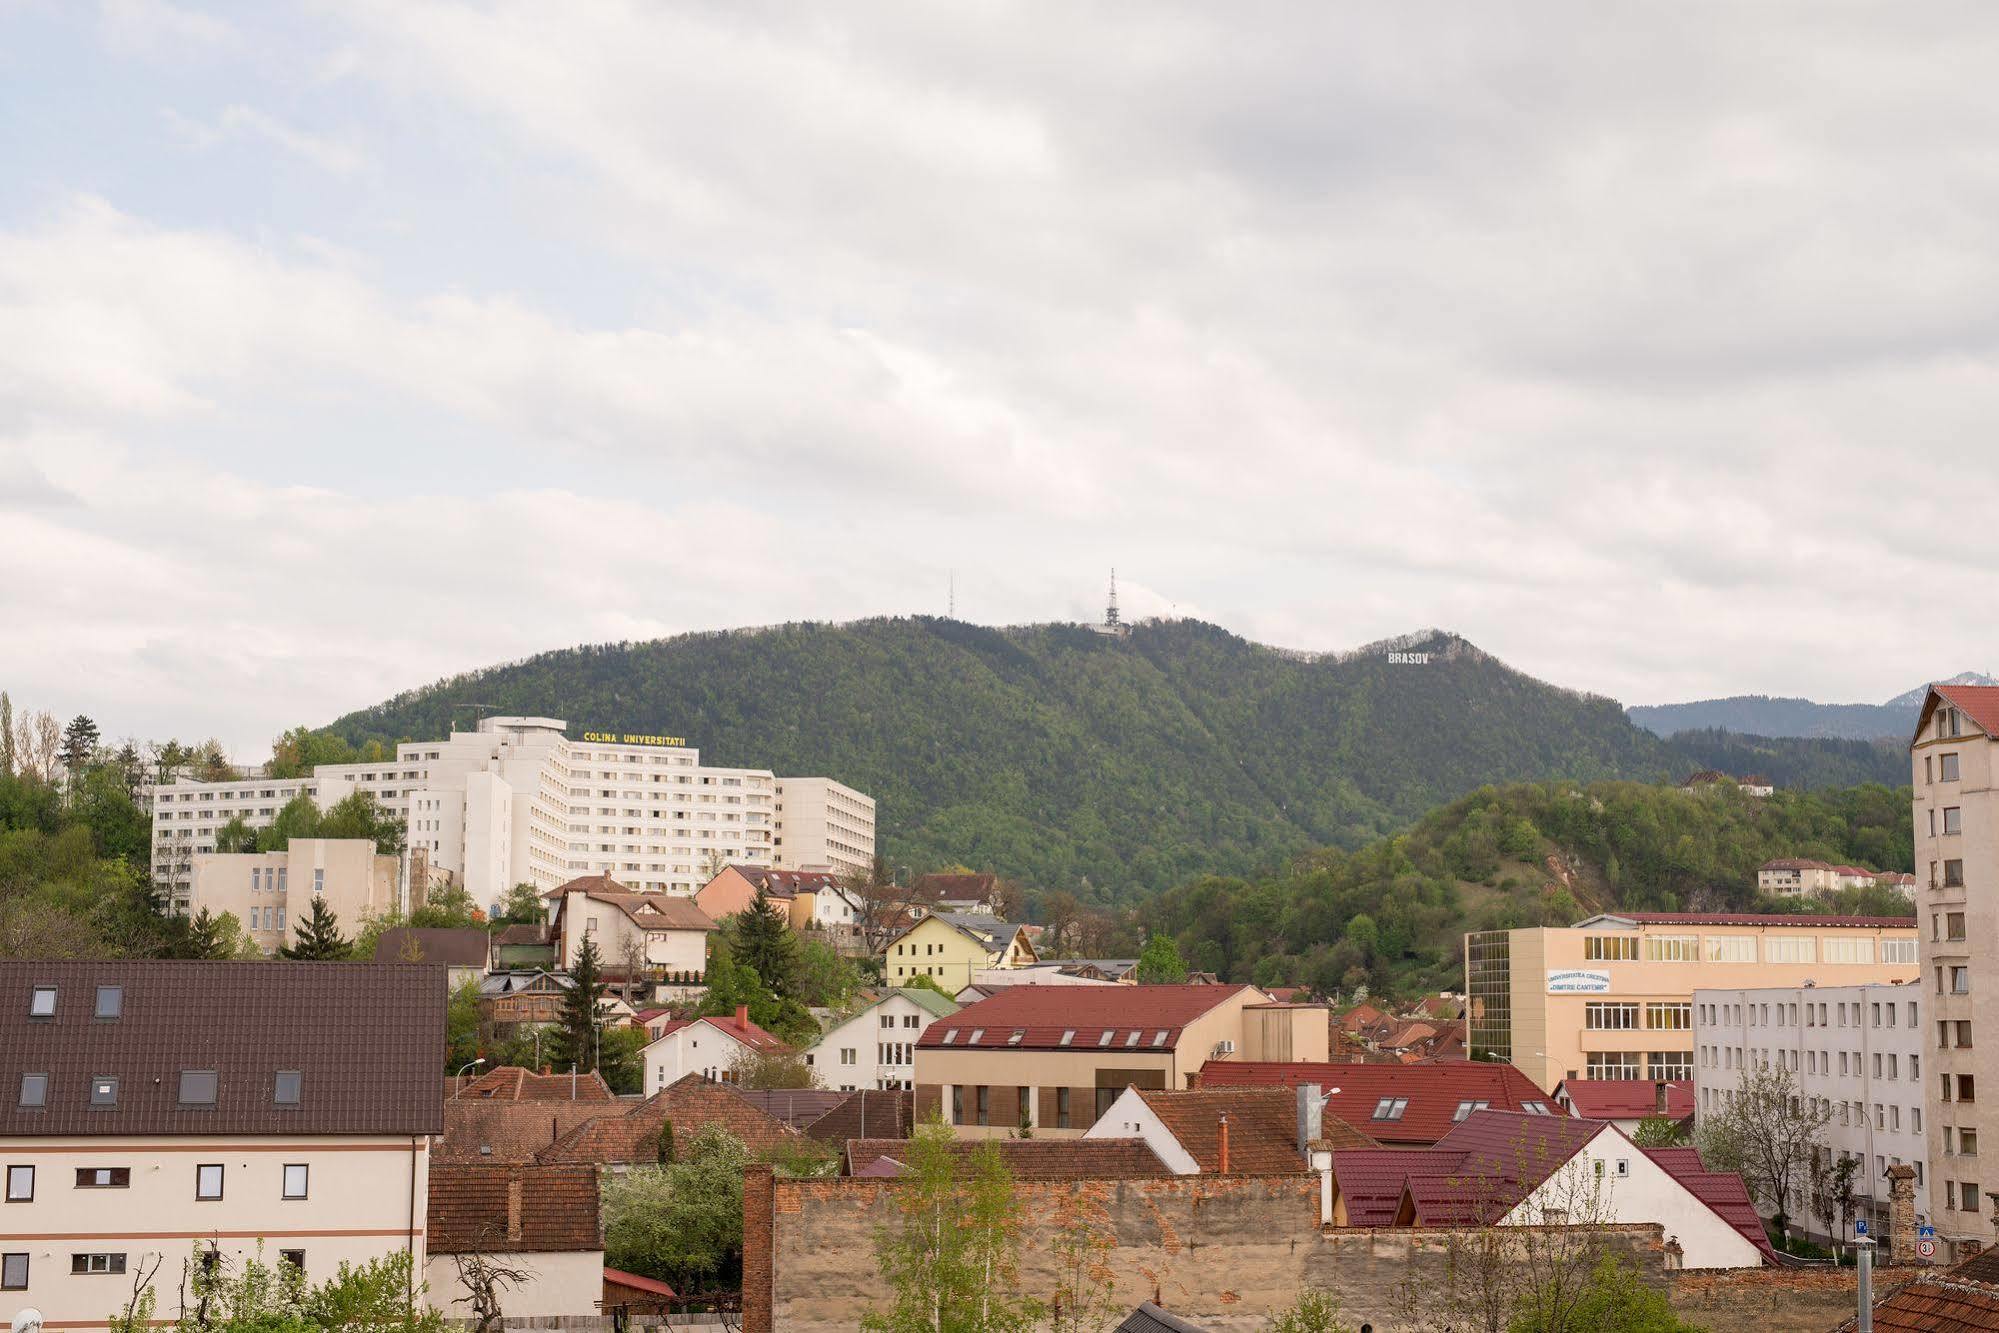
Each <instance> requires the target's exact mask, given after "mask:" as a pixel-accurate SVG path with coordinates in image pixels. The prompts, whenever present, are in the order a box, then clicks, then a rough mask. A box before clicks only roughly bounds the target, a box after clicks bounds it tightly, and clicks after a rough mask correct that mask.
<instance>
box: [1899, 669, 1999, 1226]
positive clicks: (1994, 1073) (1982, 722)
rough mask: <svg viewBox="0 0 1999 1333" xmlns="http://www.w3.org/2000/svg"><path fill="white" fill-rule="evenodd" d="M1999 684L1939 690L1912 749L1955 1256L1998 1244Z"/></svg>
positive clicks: (1923, 934)
mask: <svg viewBox="0 0 1999 1333" xmlns="http://www.w3.org/2000/svg"><path fill="white" fill-rule="evenodd" d="M1995 737H1999V686H1990V685H1982V686H1981V685H1936V686H1933V687H1931V689H1930V693H1929V697H1928V698H1926V699H1925V700H1924V701H1923V709H1922V714H1921V717H1920V720H1919V722H1918V724H1917V728H1916V733H1915V736H1914V737H1913V738H1912V739H1911V741H1910V744H1909V776H1910V781H1911V783H1912V784H1913V787H1914V803H1915V812H1914V813H1915V852H1916V878H1917V882H1918V888H1917V897H1916V911H1917V914H1918V919H1919V920H1920V921H1921V923H1922V929H1921V931H1920V942H1921V951H1922V967H1923V985H1924V987H1925V988H1926V989H1927V990H1928V991H1929V996H1928V1008H1929V1011H1930V1012H1929V1015H1928V1024H1929V1030H1928V1034H1927V1035H1928V1037H1929V1039H1930V1057H1931V1058H1930V1061H1929V1064H1930V1071H1929V1079H1928V1082H1927V1084H1926V1089H1925V1090H1926V1097H1925V1104H1926V1106H1927V1108H1928V1115H1927V1117H1926V1123H1927V1124H1928V1127H1929V1128H1928V1133H1929V1159H1930V1174H1931V1175H1932V1177H1933V1179H1932V1181H1931V1189H1930V1194H1931V1198H1932V1199H1933V1200H1934V1201H1935V1203H1936V1208H1935V1211H1934V1213H1933V1214H1932V1222H1933V1224H1934V1225H1935V1227H1936V1228H1937V1235H1938V1239H1940V1240H1942V1241H1944V1242H1945V1243H1946V1245H1947V1246H1948V1247H1949V1252H1950V1257H1953V1258H1963V1257H1964V1256H1965V1255H1966V1254H1968V1253H1970V1252H1971V1247H1972V1246H1979V1247H1985V1246H1990V1245H1991V1244H1992V1243H1993V1234H1994V1223H1993V1220H1992V1219H1993V1217H1994V1215H1995V1213H1999V1202H1995V1200H1994V1198H1993V1196H1994V1194H1995V1193H1999V1168H1987V1167H1984V1166H1983V1165H1982V1164H1981V1153H1980V1149H1981V1147H1982V1144H1981V1142H1980V1136H1981V1132H1982V1131H1983V1130H1984V1129H1985V1128H1986V1126H1985V1123H1984V1118H1983V1116H1982V1115H1981V1113H1980V1102H1979V1098H1978V1091H1979V1085H1980V1084H1983V1085H1984V1087H1985V1089H1986V1093H1987V1099H1988V1101H1989V1100H1990V1098H1991V1097H1992V1096H1993V1095H1994V1094H1995V1090H1999V1069H1988V1068H1987V1067H1986V1066H1987V1065H1988V1064H1990V1063H1992V1062H1991V1061H1988V1060H1986V1059H1985V1058H1984V1057H1985V1056H1986V1055H1988V1054H1991V1053H1993V1051H1994V1049H1995V1046H1999V1035H1995V1034H1999V959H1995V957H1994V954H1993V942H1994V941H1995V940H1999V900H1995V897H1994V890H1995V889H1999V795H1995V792H1994V789H1993V771H1994V766H1995V753H1996V752H1999V745H1996V744H1995ZM1993 1128H1994V1130H1995V1132H1999V1123H1995V1125H1994V1127H1993Z"/></svg>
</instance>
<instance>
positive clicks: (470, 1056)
mask: <svg viewBox="0 0 1999 1333" xmlns="http://www.w3.org/2000/svg"><path fill="white" fill-rule="evenodd" d="M369 956H370V957H373V955H372V954H371V955H369ZM484 1046H485V1040H484V1017H483V1015H482V1013H481V1011H480V1008H479V983H478V982H477V981H475V980H473V979H472V978H470V977H467V978H466V979H465V980H464V981H462V982H460V983H459V984H458V985H457V986H456V987H455V988H454V989H453V990H452V992H451V1003H450V1005H449V1006H448V1007H447V1008H446V1009H445V1011H444V1072H445V1073H447V1074H455V1073H457V1072H458V1071H459V1070H460V1069H461V1068H463V1067H464V1066H465V1065H467V1064H470V1063H471V1062H472V1061H474V1060H476V1059H478V1058H479V1052H480V1051H481V1050H482V1049H483V1048H484Z"/></svg>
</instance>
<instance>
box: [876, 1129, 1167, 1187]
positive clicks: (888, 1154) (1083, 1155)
mask: <svg viewBox="0 0 1999 1333" xmlns="http://www.w3.org/2000/svg"><path fill="white" fill-rule="evenodd" d="M982 1142H987V1143H994V1144H997V1145H998V1146H999V1150H1000V1156H1001V1157H1002V1158H1004V1159H1005V1161H1006V1165H1007V1169H1008V1170H1010V1171H1012V1172H1013V1175H1014V1179H1016V1180H1140V1179H1147V1178H1150V1177H1153V1176H1166V1175H1171V1174H1172V1172H1170V1171H1168V1170H1167V1169H1166V1164H1165V1163H1164V1162H1162V1161H1160V1160H1159V1155H1158V1154H1157V1153H1155V1152H1153V1151H1152V1147H1151V1145H1150V1144H1148V1143H1146V1141H1145V1140H1144V1139H986V1140H982ZM978 1146H979V1144H978V1143H977V1142H973V1141H972V1140H969V1139H961V1140H959V1141H957V1142H955V1143H953V1144H952V1145H951V1148H952V1151H954V1152H959V1153H969V1152H971V1151H972V1150H973V1149H975V1148H977V1147H978ZM909 1149H910V1141H909V1140H908V1139H853V1140H850V1141H849V1142H848V1144H847V1174H848V1175H858V1174H860V1173H861V1172H862V1171H865V1170H867V1169H868V1168H869V1167H870V1166H873V1165H874V1164H875V1163H877V1162H880V1161H882V1160H883V1159H884V1158H886V1159H887V1160H889V1161H891V1162H895V1163H898V1164H901V1165H905V1166H906V1165H907V1164H908V1162H909ZM886 1174H894V1173H886Z"/></svg>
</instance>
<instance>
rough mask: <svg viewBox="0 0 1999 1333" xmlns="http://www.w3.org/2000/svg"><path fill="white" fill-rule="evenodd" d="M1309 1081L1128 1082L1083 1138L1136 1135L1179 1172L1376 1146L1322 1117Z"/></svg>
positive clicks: (1302, 1165) (1244, 1168) (1259, 1171)
mask: <svg viewBox="0 0 1999 1333" xmlns="http://www.w3.org/2000/svg"><path fill="white" fill-rule="evenodd" d="M1321 1099H1322V1094H1321V1092H1320V1090H1319V1089H1317V1088H1314V1087H1310V1086H1309V1085H1308V1086H1306V1087H1303V1088H1300V1089H1296V1090H1294V1089H1291V1088H1280V1087H1275V1086H1271V1087H1233V1088H1199V1089H1194V1090H1191V1091H1187V1092H1175V1091H1169V1090H1164V1089H1144V1088H1126V1089H1125V1090H1124V1092H1123V1093H1122V1094H1121V1095H1120V1096H1119V1097H1118V1099H1117V1100H1116V1101H1114V1102H1112V1103H1111V1106H1110V1109H1109V1110H1108V1111H1105V1112H1104V1114H1103V1115H1102V1116H1101V1117H1100V1118H1099V1119H1098V1121H1097V1123H1096V1124H1094V1125H1092V1126H1090V1128H1089V1130H1088V1132H1086V1133H1085V1134H1084V1135H1083V1137H1084V1138H1085V1139H1111V1138H1138V1139H1143V1140H1145V1142H1146V1143H1147V1144H1149V1145H1150V1146H1151V1148H1152V1151H1153V1152H1154V1154H1156V1155H1157V1156H1158V1158H1159V1160H1160V1161H1162V1162H1164V1163H1165V1164H1166V1168H1167V1169H1168V1170H1169V1171H1171V1172H1172V1173H1173V1174H1174V1175H1176V1176H1195V1175H1241V1176H1284V1175H1293V1174H1296V1173H1298V1172H1301V1171H1308V1170H1311V1169H1312V1166H1313V1163H1312V1161H1311V1155H1310V1154H1311V1150H1312V1149H1313V1148H1315V1147H1316V1148H1317V1149H1318V1150H1319V1151H1321V1152H1324V1151H1327V1150H1330V1149H1336V1148H1378V1147H1380V1146H1381V1145H1379V1144H1378V1143H1376V1142H1375V1141H1374V1140H1373V1139H1370V1138H1368V1137H1367V1135H1365V1134H1363V1133H1361V1132H1360V1131H1359V1130H1357V1129H1354V1128H1352V1127H1351V1126H1349V1125H1348V1124H1347V1123H1346V1122H1345V1121H1343V1120H1339V1119H1337V1118H1336V1119H1332V1120H1324V1119H1322V1111H1321V1107H1322V1105H1323V1102H1322V1100H1321Z"/></svg>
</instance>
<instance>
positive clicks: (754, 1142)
mask: <svg viewBox="0 0 1999 1333" xmlns="http://www.w3.org/2000/svg"><path fill="white" fill-rule="evenodd" d="M669 1120H671V1121H672V1122H673V1135H674V1141H675V1143H676V1144H680V1143H685V1142H686V1141H687V1140H689V1139H691V1138H693V1137H694V1135H695V1134H697V1133H699V1132H700V1131H701V1130H702V1129H703V1128H705V1127H707V1126H709V1125H720V1126H722V1128H724V1129H726V1130H728V1131H729V1132H730V1133H731V1134H733V1135H735V1136H736V1137H737V1138H739V1139H741V1140H742V1141H743V1142H744V1143H745V1144H747V1145H748V1146H749V1148H750V1150H751V1151H752V1152H756V1151H759V1150H762V1149H765V1148H775V1147H778V1146H781V1145H783V1144H786V1143H797V1142H798V1141H799V1136H798V1131H796V1130H794V1129H792V1128H791V1127H790V1126H789V1125H787V1124H785V1123H784V1122H783V1121H782V1120H779V1119H777V1118H776V1117H775V1116H772V1115H770V1114H768V1113H766V1112H764V1111H762V1110H759V1109H758V1108H757V1107H754V1106H752V1105H750V1104H749V1103H748V1102H746V1101H744V1100H743V1099H742V1098H741V1097H738V1096H737V1095H736V1094H735V1092H734V1091H732V1090H731V1089H729V1088H726V1087H724V1086H722V1085H721V1084H719V1083H709V1082H707V1081H706V1080H704V1079H703V1078H702V1077H701V1076H700V1075H699V1074H689V1075H687V1076H686V1077H685V1078H683V1079H681V1080H680V1081H678V1082H676V1083H669V1084H668V1085H667V1086H666V1087H664V1088H662V1089H660V1090H659V1091H658V1092H656V1093H654V1094H653V1095H652V1096H650V1097H648V1098H646V1100H644V1101H642V1102H640V1103H639V1104H638V1105H637V1106H635V1107H633V1108H632V1109H631V1110H630V1111H628V1112H626V1113H625V1114H623V1115H617V1114H608V1115H600V1116H598V1117H597V1118H596V1119H594V1120H590V1121H588V1122H586V1123H584V1124H581V1125H578V1126H577V1127H576V1128H574V1129H572V1130H570V1131H569V1132H568V1133H566V1134H564V1135H563V1136H562V1137H561V1138H560V1139H558V1140H556V1141H555V1142H554V1143H551V1144H550V1145H548V1147H546V1148H544V1149H542V1150H541V1151H540V1152H539V1153H537V1154H536V1155H535V1160H536V1161H539V1162H591V1163H595V1164H596V1165H599V1166H607V1165H612V1164H615V1163H639V1162H656V1161H658V1160H659V1130H660V1126H661V1125H663V1124H665V1123H666V1122H667V1121H669Z"/></svg>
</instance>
